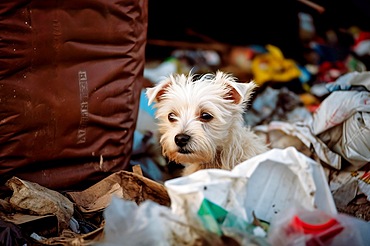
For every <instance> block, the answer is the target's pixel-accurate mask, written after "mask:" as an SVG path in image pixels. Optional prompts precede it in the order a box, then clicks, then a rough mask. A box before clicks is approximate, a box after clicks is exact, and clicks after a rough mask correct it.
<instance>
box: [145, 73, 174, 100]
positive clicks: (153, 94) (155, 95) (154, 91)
mask: <svg viewBox="0 0 370 246" xmlns="http://www.w3.org/2000/svg"><path fill="white" fill-rule="evenodd" d="M170 84H171V79H169V78H167V79H164V80H162V81H160V82H159V83H158V84H157V85H156V86H154V87H151V88H147V89H146V96H147V98H148V100H149V101H148V105H150V104H152V103H153V102H159V101H160V98H161V96H162V95H163V94H164V93H165V92H166V88H167V87H168V86H169V85H170Z"/></svg>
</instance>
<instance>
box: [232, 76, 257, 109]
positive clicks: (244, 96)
mask: <svg viewBox="0 0 370 246" xmlns="http://www.w3.org/2000/svg"><path fill="white" fill-rule="evenodd" d="M228 86H229V88H230V90H229V92H228V95H227V98H228V99H231V100H233V101H234V103H235V104H241V103H243V102H248V101H249V100H250V99H251V97H252V94H253V91H254V89H255V88H256V87H257V84H256V83H254V81H250V82H249V83H241V82H230V83H228Z"/></svg>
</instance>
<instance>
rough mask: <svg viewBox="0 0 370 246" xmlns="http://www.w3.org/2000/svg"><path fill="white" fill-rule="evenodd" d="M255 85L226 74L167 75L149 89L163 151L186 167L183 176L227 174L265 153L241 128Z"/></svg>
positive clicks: (259, 142)
mask: <svg viewBox="0 0 370 246" xmlns="http://www.w3.org/2000/svg"><path fill="white" fill-rule="evenodd" d="M255 87H256V84H255V83H254V82H249V83H239V82H236V80H235V78H234V77H233V76H231V75H229V74H226V73H223V72H220V71H217V72H216V74H205V75H202V76H200V77H199V79H195V76H194V75H192V74H189V76H186V75H183V74H182V75H180V74H176V75H170V76H168V77H167V78H166V79H164V80H162V81H161V82H159V83H158V84H157V85H156V86H155V87H153V88H148V89H147V91H146V95H147V97H148V99H149V105H150V104H152V103H153V102H155V105H154V107H155V108H156V118H157V119H158V120H159V122H158V126H159V133H160V134H161V138H160V143H161V146H162V153H163V155H164V156H166V157H167V158H168V159H169V160H171V161H174V162H176V163H180V164H183V165H184V166H185V168H184V170H183V173H182V175H188V174H190V173H193V172H195V171H197V170H200V169H205V168H221V169H226V170H231V169H232V168H233V167H234V166H235V165H237V164H239V163H241V162H243V161H245V160H247V159H249V158H251V157H253V156H255V155H258V154H260V153H263V152H265V151H267V149H268V147H267V145H266V144H265V143H264V141H263V140H262V139H260V138H259V137H258V136H257V135H256V134H255V133H253V132H252V131H251V130H250V129H249V128H248V127H246V126H245V123H244V119H243V113H244V111H245V110H246V106H247V105H246V104H247V103H248V102H249V100H250V98H251V95H252V93H253V90H254V89H255Z"/></svg>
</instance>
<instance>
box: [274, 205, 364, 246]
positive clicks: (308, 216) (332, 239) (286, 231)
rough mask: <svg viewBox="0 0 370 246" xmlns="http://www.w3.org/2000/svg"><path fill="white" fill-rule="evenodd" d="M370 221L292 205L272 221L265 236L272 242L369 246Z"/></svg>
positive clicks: (295, 245) (299, 245) (303, 244)
mask: <svg viewBox="0 0 370 246" xmlns="http://www.w3.org/2000/svg"><path fill="white" fill-rule="evenodd" d="M369 232H370V222H366V221H364V220H361V219H359V218H356V217H352V216H350V215H346V214H328V213H326V212H323V211H321V210H312V211H309V210H306V209H304V208H301V207H298V206H295V207H293V208H291V209H289V210H286V211H282V212H281V213H280V214H278V215H277V216H276V217H275V218H274V219H273V220H272V221H271V225H270V229H269V231H268V235H267V239H268V242H269V243H270V244H271V245H274V246H275V245H276V246H279V245H284V246H289V245H294V246H324V245H325V246H330V245H333V246H334V245H335V246H341V245H343V246H346V245H356V246H362V245H369V242H370V234H369Z"/></svg>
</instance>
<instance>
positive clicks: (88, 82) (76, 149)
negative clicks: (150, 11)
mask: <svg viewBox="0 0 370 246" xmlns="http://www.w3.org/2000/svg"><path fill="white" fill-rule="evenodd" d="M146 31H147V0H129V1H118V0H78V1H75V0H64V1H57V0H48V1H43V0H5V1H1V3H0V182H1V183H0V185H3V184H4V183H5V182H6V180H8V179H9V178H11V177H12V176H17V177H19V178H21V179H24V180H29V181H32V182H36V183H38V184H40V185H42V186H45V187H48V188H50V189H57V190H58V189H67V188H68V189H71V188H72V187H80V186H81V187H82V186H84V187H87V186H89V185H91V184H92V183H94V182H96V181H98V180H100V179H102V178H103V177H106V176H108V175H109V174H111V173H113V172H116V171H119V170H123V169H128V166H129V159H130V157H131V156H130V155H131V150H132V142H133V133H134V129H135V126H136V120H137V113H138V107H139V97H140V90H141V85H142V74H143V69H144V63H145V58H144V57H145V54H144V53H145V45H146ZM82 181H83V182H82Z"/></svg>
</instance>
